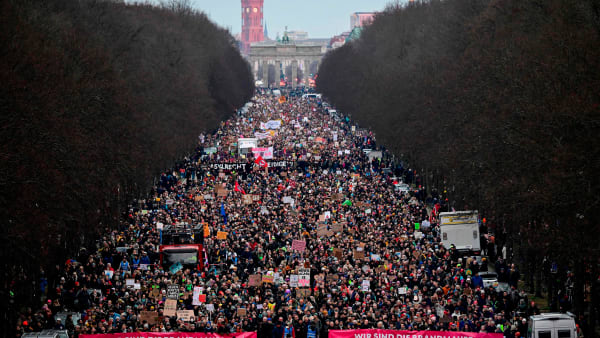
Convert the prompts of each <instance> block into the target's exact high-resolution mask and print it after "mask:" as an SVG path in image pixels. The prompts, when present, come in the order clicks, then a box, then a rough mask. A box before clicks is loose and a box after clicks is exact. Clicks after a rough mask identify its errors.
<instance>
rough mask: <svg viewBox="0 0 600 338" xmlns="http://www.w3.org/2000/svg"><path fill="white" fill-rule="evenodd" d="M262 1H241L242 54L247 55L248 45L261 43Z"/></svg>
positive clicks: (262, 38)
mask: <svg viewBox="0 0 600 338" xmlns="http://www.w3.org/2000/svg"><path fill="white" fill-rule="evenodd" d="M263 1H264V0H242V33H241V34H240V48H241V50H242V53H243V54H248V52H249V51H250V44H251V43H253V42H259V41H263V40H264V39H265V37H264V34H263V33H264V30H263Z"/></svg>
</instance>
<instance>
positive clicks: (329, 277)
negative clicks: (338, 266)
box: [326, 273, 340, 282]
mask: <svg viewBox="0 0 600 338" xmlns="http://www.w3.org/2000/svg"><path fill="white" fill-rule="evenodd" d="M326 279H327V281H328V282H335V281H337V280H338V279H340V276H338V274H336V273H330V274H328V275H327V278H326Z"/></svg>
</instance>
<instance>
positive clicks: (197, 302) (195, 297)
mask: <svg viewBox="0 0 600 338" xmlns="http://www.w3.org/2000/svg"><path fill="white" fill-rule="evenodd" d="M200 293H202V288H201V287H199V286H195V287H194V293H193V295H192V305H200V304H202V302H200Z"/></svg>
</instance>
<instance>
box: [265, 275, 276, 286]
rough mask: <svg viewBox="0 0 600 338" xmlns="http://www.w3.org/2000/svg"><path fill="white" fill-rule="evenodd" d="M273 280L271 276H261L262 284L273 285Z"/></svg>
mask: <svg viewBox="0 0 600 338" xmlns="http://www.w3.org/2000/svg"><path fill="white" fill-rule="evenodd" d="M274 279H275V277H274V276H273V275H269V274H265V275H262V282H263V283H269V284H273V280H274Z"/></svg>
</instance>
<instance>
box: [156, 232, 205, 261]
mask: <svg viewBox="0 0 600 338" xmlns="http://www.w3.org/2000/svg"><path fill="white" fill-rule="evenodd" d="M203 244H204V227H203V226H201V225H198V226H196V227H194V228H190V227H189V226H187V225H180V226H171V225H167V226H165V227H164V228H163V229H162V230H161V236H160V246H159V247H158V251H159V253H160V265H161V266H162V267H163V268H165V269H169V268H170V267H172V266H174V265H178V264H180V265H181V266H182V267H189V268H192V269H196V270H202V269H203V268H204V246H203Z"/></svg>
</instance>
